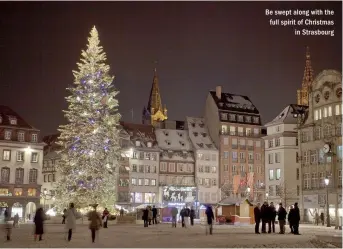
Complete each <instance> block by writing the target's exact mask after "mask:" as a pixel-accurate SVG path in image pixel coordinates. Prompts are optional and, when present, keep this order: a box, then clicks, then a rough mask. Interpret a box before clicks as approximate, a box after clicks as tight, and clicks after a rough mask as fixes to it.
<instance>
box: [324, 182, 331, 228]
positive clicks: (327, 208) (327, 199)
mask: <svg viewBox="0 0 343 249" xmlns="http://www.w3.org/2000/svg"><path fill="white" fill-rule="evenodd" d="M329 182H330V180H329V178H325V179H324V183H325V186H326V226H327V227H331V225H330V212H329V188H328V186H329Z"/></svg>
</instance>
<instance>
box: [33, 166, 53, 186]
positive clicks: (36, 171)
mask: <svg viewBox="0 0 343 249" xmlns="http://www.w3.org/2000/svg"><path fill="white" fill-rule="evenodd" d="M49 176H50V175H49ZM37 177H38V170H36V169H30V171H29V183H37ZM52 181H54V175H52Z"/></svg>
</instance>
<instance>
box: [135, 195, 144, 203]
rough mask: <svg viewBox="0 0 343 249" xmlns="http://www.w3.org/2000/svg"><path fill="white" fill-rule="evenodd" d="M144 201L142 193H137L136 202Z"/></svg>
mask: <svg viewBox="0 0 343 249" xmlns="http://www.w3.org/2000/svg"><path fill="white" fill-rule="evenodd" d="M142 202H143V197H142V193H135V203H142Z"/></svg>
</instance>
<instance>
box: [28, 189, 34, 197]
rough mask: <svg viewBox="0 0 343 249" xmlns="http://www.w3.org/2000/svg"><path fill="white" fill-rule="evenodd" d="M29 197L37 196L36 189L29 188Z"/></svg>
mask: <svg viewBox="0 0 343 249" xmlns="http://www.w3.org/2000/svg"><path fill="white" fill-rule="evenodd" d="M27 195H28V196H36V189H35V188H29V189H28V190H27Z"/></svg>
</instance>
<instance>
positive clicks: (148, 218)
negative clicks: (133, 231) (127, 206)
mask: <svg viewBox="0 0 343 249" xmlns="http://www.w3.org/2000/svg"><path fill="white" fill-rule="evenodd" d="M142 219H143V221H144V227H149V226H151V222H152V224H154V225H157V208H156V207H155V206H152V208H151V206H147V207H146V208H145V209H143V216H142Z"/></svg>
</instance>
